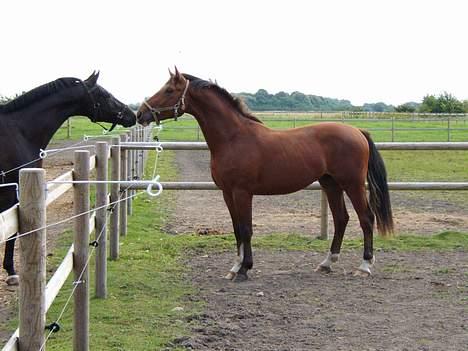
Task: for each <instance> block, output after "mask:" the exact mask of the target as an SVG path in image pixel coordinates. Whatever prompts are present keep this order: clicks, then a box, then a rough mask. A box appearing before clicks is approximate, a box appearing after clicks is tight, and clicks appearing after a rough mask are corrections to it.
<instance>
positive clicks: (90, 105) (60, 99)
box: [0, 73, 136, 285]
mask: <svg viewBox="0 0 468 351" xmlns="http://www.w3.org/2000/svg"><path fill="white" fill-rule="evenodd" d="M98 77H99V73H93V74H92V75H91V76H90V77H89V78H88V79H86V80H84V81H83V80H81V79H77V78H59V79H57V80H55V81H53V82H50V83H47V84H44V85H42V86H40V87H38V88H35V89H33V90H31V91H29V92H27V93H25V94H23V95H21V96H20V97H18V98H16V99H14V100H12V101H10V102H8V103H7V104H4V105H0V147H1V151H0V184H2V183H3V184H5V183H18V177H19V169H20V168H21V167H26V166H27V167H41V166H42V160H41V159H38V157H39V152H40V149H45V148H46V147H47V145H48V144H49V141H50V140H51V138H52V136H53V135H54V133H55V132H56V131H57V129H59V128H60V126H61V125H62V124H63V123H64V122H65V121H66V120H67V119H68V118H69V117H70V116H76V115H80V116H87V117H88V118H89V119H90V120H91V121H93V122H108V123H112V124H113V125H112V127H111V130H112V129H113V128H114V127H115V126H116V125H117V124H120V125H122V126H124V127H130V126H132V125H134V124H135V123H136V117H135V114H134V113H133V112H132V111H131V110H130V109H129V108H128V106H127V105H125V104H123V103H122V102H120V101H119V100H117V99H116V98H115V97H113V96H112V95H111V94H110V93H109V92H107V91H106V90H105V89H104V88H102V87H101V86H99V85H98V84H96V82H97V80H98ZM16 202H17V198H16V189H15V188H14V187H0V212H2V211H5V210H6V209H8V208H10V207H11V206H13V205H15V203H16ZM15 237H16V234H15V235H14V236H12V237H11V238H10V239H9V240H8V241H7V242H6V245H5V257H4V260H3V268H4V269H5V270H6V271H7V272H8V278H7V279H6V282H7V284H8V285H17V284H18V281H19V280H18V276H17V275H16V273H15V268H14V263H13V253H14V246H15Z"/></svg>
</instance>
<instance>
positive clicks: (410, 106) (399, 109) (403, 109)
mask: <svg viewBox="0 0 468 351" xmlns="http://www.w3.org/2000/svg"><path fill="white" fill-rule="evenodd" d="M395 111H396V112H416V106H414V105H413V104H411V103H408V102H407V103H406V104H402V105H399V106H397V107H395Z"/></svg>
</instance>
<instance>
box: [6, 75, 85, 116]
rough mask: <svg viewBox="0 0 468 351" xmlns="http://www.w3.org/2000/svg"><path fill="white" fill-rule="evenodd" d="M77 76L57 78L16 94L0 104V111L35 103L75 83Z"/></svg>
mask: <svg viewBox="0 0 468 351" xmlns="http://www.w3.org/2000/svg"><path fill="white" fill-rule="evenodd" d="M80 81H81V80H80V79H77V78H59V79H56V80H54V81H52V82H49V83H46V84H44V85H41V86H39V87H37V88H34V89H32V90H30V91H28V92H27V93H24V94H23V95H20V96H18V97H17V98H16V99H13V100H11V101H9V102H7V103H6V104H4V105H0V112H14V111H18V110H20V109H22V108H24V107H26V106H29V105H31V104H33V103H35V102H36V101H38V100H41V99H43V98H46V97H48V96H50V95H52V94H54V93H56V92H58V91H60V90H62V89H64V88H68V87H71V86H74V85H76V82H80Z"/></svg>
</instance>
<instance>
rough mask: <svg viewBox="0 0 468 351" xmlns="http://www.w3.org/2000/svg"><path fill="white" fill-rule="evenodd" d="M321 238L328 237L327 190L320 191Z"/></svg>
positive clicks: (325, 238)
mask: <svg viewBox="0 0 468 351" xmlns="http://www.w3.org/2000/svg"><path fill="white" fill-rule="evenodd" d="M320 194H321V197H320V213H321V215H320V239H323V240H327V239H328V199H327V194H326V193H325V191H323V190H321V191H320Z"/></svg>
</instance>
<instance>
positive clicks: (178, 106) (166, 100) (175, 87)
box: [137, 67, 189, 126]
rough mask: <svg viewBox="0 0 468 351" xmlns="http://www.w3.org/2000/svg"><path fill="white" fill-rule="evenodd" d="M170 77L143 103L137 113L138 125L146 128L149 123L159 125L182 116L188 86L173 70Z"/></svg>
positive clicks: (179, 74) (187, 81)
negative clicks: (166, 120) (161, 122)
mask: <svg viewBox="0 0 468 351" xmlns="http://www.w3.org/2000/svg"><path fill="white" fill-rule="evenodd" d="M169 74H170V75H171V77H170V78H169V80H168V81H167V83H166V84H164V86H163V87H162V88H161V89H160V90H159V91H158V92H157V93H156V94H154V95H153V96H152V97H150V98H149V99H148V100H146V101H144V102H143V104H142V105H141V106H140V109H139V110H138V112H137V120H138V123H140V124H142V125H144V126H147V125H148V124H150V123H151V122H156V124H158V125H159V123H160V121H162V120H165V119H169V118H175V119H176V120H177V117H179V116H182V115H183V114H184V112H185V95H186V94H187V89H188V86H189V80H188V79H186V78H185V77H184V76H183V75H182V74H181V73H179V71H178V70H177V67H176V68H175V73H172V72H171V71H169Z"/></svg>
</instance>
